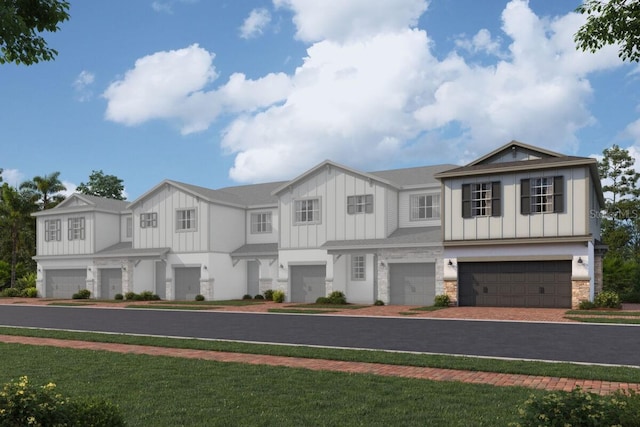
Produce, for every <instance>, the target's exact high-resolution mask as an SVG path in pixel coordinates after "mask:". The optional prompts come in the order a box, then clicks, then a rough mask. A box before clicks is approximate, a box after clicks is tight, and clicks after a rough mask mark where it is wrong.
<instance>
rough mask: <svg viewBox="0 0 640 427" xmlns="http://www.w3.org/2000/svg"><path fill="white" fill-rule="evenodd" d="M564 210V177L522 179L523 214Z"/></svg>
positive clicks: (521, 206)
mask: <svg viewBox="0 0 640 427" xmlns="http://www.w3.org/2000/svg"><path fill="white" fill-rule="evenodd" d="M563 211H564V177H562V176H554V177H540V178H530V179H523V180H521V181H520V212H521V213H522V214H523V215H529V214H534V213H549V212H563Z"/></svg>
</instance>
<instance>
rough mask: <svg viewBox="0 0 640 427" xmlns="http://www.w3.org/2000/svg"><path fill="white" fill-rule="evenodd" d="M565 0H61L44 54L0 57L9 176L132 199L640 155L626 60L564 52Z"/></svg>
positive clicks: (607, 52)
mask: <svg viewBox="0 0 640 427" xmlns="http://www.w3.org/2000/svg"><path fill="white" fill-rule="evenodd" d="M577 6H578V2H577V1H575V2H574V1H561V2H550V1H548V0H530V1H529V2H526V1H521V0H513V1H511V2H507V1H496V0H490V1H482V2H479V1H477V0H432V1H430V2H428V1H425V0H367V1H364V0H325V1H322V2H318V1H316V0H272V1H267V0H263V1H259V0H235V1H217V0H216V1H213V0H206V1H205V0H155V1H154V0H136V1H130V0H128V1H124V0H113V1H110V2H106V1H92V2H86V1H72V5H71V10H70V14H71V19H70V20H69V21H67V22H65V23H63V24H62V26H61V30H60V31H59V32H57V33H55V34H52V35H48V36H47V40H48V41H49V44H50V46H51V47H53V48H55V49H57V50H58V51H59V56H58V57H57V58H56V60H55V61H52V62H46V63H40V64H36V65H33V66H29V67H26V66H15V65H13V64H5V65H2V66H0V99H2V100H3V102H0V129H2V131H1V133H0V153H1V154H0V168H3V169H4V173H3V177H4V178H5V181H8V182H10V183H11V184H14V185H15V184H18V183H19V182H21V181H23V180H26V179H30V178H32V177H33V176H36V175H44V174H48V173H51V172H54V171H60V172H61V178H62V180H63V181H64V183H65V184H66V185H67V187H68V189H69V191H72V190H73V189H74V187H75V186H76V185H78V184H79V183H80V182H86V181H87V179H88V177H89V174H90V173H91V171H92V170H103V171H104V172H105V173H107V174H113V175H117V176H118V177H120V178H122V179H123V180H124V184H125V188H126V193H127V196H128V198H129V200H133V199H135V198H136V197H138V196H140V195H141V194H143V193H144V192H145V191H147V190H148V189H150V188H151V187H153V186H154V185H156V184H157V183H158V182H160V181H161V180H163V179H165V178H169V179H174V180H177V181H183V182H187V183H191V184H195V185H201V186H204V187H209V188H220V187H225V186H229V185H238V184H244V183H253V182H266V181H272V180H281V179H289V178H293V177H295V176H297V175H298V174H300V173H302V172H303V171H304V170H306V169H308V168H310V167H312V166H314V165H315V164H317V163H319V162H321V161H323V160H325V159H331V160H334V161H337V162H339V163H343V164H345V165H348V166H350V167H354V168H358V169H361V170H365V171H374V170H380V169H389V168H401V167H411V166H418V165H427V164H438V163H456V164H460V163H465V162H468V161H471V160H473V159H474V158H476V157H478V156H480V155H483V154H485V153H486V152H488V151H490V150H493V149H495V148H497V147H498V146H500V145H502V144H505V143H507V142H508V141H510V140H512V139H517V140H519V141H522V142H525V143H528V144H532V145H538V146H542V147H545V148H549V149H552V150H556V151H560V152H563V153H566V154H572V155H580V156H590V155H597V154H600V153H601V152H602V150H603V149H605V148H607V147H609V146H611V145H612V144H619V145H620V146H622V147H624V148H628V149H629V150H630V152H631V153H632V154H633V155H634V156H636V157H640V120H639V119H640V117H639V113H638V104H639V100H638V94H639V93H640V91H639V90H638V89H639V88H640V84H639V79H638V73H637V66H636V65H635V64H634V65H632V64H624V63H622V62H621V61H620V60H619V59H618V57H617V49H616V48H615V47H610V48H607V49H604V50H602V51H600V52H598V53H597V54H591V53H583V52H577V51H576V50H575V45H574V43H573V34H574V33H575V31H576V30H577V28H578V27H579V26H580V25H581V23H582V22H583V20H584V18H583V17H581V16H579V15H577V14H575V13H573V10H574V9H575V8H576V7H577Z"/></svg>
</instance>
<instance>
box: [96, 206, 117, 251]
mask: <svg viewBox="0 0 640 427" xmlns="http://www.w3.org/2000/svg"><path fill="white" fill-rule="evenodd" d="M94 215H95V235H96V238H95V251H96V252H98V251H101V250H103V249H106V248H108V247H109V246H113V245H115V244H116V243H118V242H120V232H119V231H120V215H117V214H108V213H104V212H95V213H94ZM115 230H118V232H115Z"/></svg>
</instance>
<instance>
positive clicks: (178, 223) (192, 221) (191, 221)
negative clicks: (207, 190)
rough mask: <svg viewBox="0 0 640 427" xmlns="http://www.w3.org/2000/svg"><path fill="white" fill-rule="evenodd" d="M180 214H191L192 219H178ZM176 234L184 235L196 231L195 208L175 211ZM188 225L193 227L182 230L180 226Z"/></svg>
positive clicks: (196, 212) (196, 218)
mask: <svg viewBox="0 0 640 427" xmlns="http://www.w3.org/2000/svg"><path fill="white" fill-rule="evenodd" d="M181 212H193V218H191V216H190V217H189V218H188V219H187V218H180V213H181ZM175 218H176V232H178V233H185V232H192V231H198V210H197V209H196V208H185V209H176V217H175ZM185 223H188V224H189V225H193V227H189V228H182V226H183V225H184V224H185Z"/></svg>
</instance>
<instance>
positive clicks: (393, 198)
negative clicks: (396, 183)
mask: <svg viewBox="0 0 640 427" xmlns="http://www.w3.org/2000/svg"><path fill="white" fill-rule="evenodd" d="M386 196H387V197H386V205H387V231H386V235H387V236H388V235H390V234H391V233H393V232H394V231H396V229H397V228H398V222H399V220H398V192H397V191H395V190H391V189H388V190H387V194H386Z"/></svg>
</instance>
